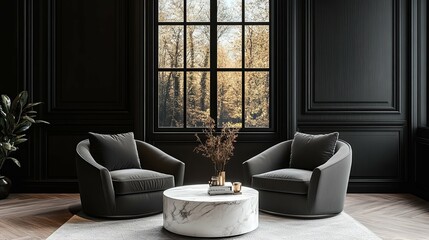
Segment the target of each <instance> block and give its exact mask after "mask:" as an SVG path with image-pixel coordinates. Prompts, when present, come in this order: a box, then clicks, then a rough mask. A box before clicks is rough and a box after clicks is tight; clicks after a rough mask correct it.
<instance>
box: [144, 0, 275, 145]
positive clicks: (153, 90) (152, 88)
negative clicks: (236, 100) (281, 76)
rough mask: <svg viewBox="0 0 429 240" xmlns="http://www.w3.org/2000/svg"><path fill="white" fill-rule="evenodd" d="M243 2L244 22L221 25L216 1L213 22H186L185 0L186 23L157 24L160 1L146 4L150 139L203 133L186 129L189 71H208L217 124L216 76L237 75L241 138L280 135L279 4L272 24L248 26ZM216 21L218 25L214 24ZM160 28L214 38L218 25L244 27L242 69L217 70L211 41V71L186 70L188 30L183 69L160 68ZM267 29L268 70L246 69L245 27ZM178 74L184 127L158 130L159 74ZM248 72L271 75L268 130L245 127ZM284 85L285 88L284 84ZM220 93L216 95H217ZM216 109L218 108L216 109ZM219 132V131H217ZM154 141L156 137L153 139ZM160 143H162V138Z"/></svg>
mask: <svg viewBox="0 0 429 240" xmlns="http://www.w3.org/2000/svg"><path fill="white" fill-rule="evenodd" d="M241 1H242V21H241V22H218V21H217V12H216V11H212V9H213V6H214V7H216V8H217V0H210V22H187V21H186V0H184V7H185V13H184V19H183V22H161V23H159V22H158V7H157V6H158V0H153V1H148V2H147V4H146V7H147V10H146V34H147V37H146V43H145V45H146V48H145V49H146V55H145V56H146V61H145V62H146V64H147V65H146V69H147V75H146V78H147V79H148V81H147V84H146V87H147V89H148V91H147V101H146V102H147V104H146V109H147V113H148V114H147V124H146V130H149V131H147V132H146V133H147V135H149V136H152V135H156V134H160V135H164V136H167V135H168V134H170V133H172V134H179V133H181V134H192V136H193V134H194V133H195V132H201V129H202V128H201V127H197V128H194V127H192V128H190V127H187V126H186V115H187V114H186V98H187V96H186V73H185V72H187V71H208V72H210V115H211V117H212V118H213V119H215V121H216V122H217V94H212V90H213V89H215V90H216V91H217V73H218V72H223V71H225V72H227V71H238V72H241V73H242V79H241V83H242V95H241V98H242V109H241V110H242V113H241V115H242V121H241V123H242V128H241V129H240V135H242V134H252V133H255V134H256V135H257V136H261V134H264V133H266V134H268V135H273V134H275V133H277V132H278V129H279V126H278V124H280V123H279V122H280V119H279V117H280V116H279V114H278V111H279V110H280V109H279V108H278V101H279V99H278V98H279V94H278V92H283V91H281V90H280V91H279V90H277V89H276V86H278V85H279V83H278V79H277V76H276V75H277V74H276V66H277V65H278V63H277V56H276V55H275V54H274V53H275V51H276V48H277V47H278V46H277V45H276V44H277V42H276V35H277V34H276V32H275V29H276V22H275V18H276V15H277V13H276V11H275V10H276V9H275V6H276V5H277V1H278V0H269V21H268V22H246V21H245V5H244V2H245V0H241ZM212 19H215V21H212ZM160 25H179V26H188V25H208V26H210V31H211V34H210V35H211V36H216V33H217V26H218V25H234V26H241V29H242V30H241V31H242V52H241V56H242V63H241V67H240V68H218V67H217V42H216V40H213V38H212V37H211V38H210V67H209V68H192V69H191V68H187V66H186V30H184V32H183V37H184V40H183V44H184V50H183V51H184V53H183V67H181V68H159V67H158V56H157V53H158V26H160ZM258 25H264V26H268V27H269V36H270V43H269V66H268V67H267V68H247V67H246V66H245V64H246V63H245V26H258ZM185 28H186V27H185ZM159 70H162V71H178V72H184V76H183V81H184V84H183V85H184V86H183V88H184V95H183V101H184V102H183V115H184V116H183V127H159V126H158V114H159V113H158V109H157V108H158V86H157V85H158V71H159ZM246 72H268V74H269V94H270V97H269V106H270V107H269V111H270V112H269V125H270V126H269V127H268V128H250V127H245V117H246V116H245V101H244V100H245V73H246ZM215 79H216V80H215ZM281 85H283V84H281ZM215 93H217V92H215ZM213 106H215V107H213ZM217 129H220V128H219V127H217ZM150 138H152V139H155V138H156V137H155V138H154V137H150ZM159 139H163V138H162V137H160V138H159Z"/></svg>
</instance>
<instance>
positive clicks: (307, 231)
mask: <svg viewBox="0 0 429 240" xmlns="http://www.w3.org/2000/svg"><path fill="white" fill-rule="evenodd" d="M84 239H89V240H98V239H100V240H101V239H102V240H109V239H112V240H113V239H114V240H122V239H123V240H131V239H145V240H146V239H147V240H152V239H156V240H158V239H160V240H163V239H179V240H180V239H197V238H187V237H184V236H180V235H176V234H174V233H171V232H168V231H167V230H165V229H164V228H163V227H162V214H157V215H153V216H149V217H144V218H137V219H127V220H105V219H94V218H89V217H86V216H84V215H83V214H78V215H74V216H73V217H72V218H70V220H69V221H67V222H66V223H65V224H64V225H63V226H61V227H60V228H59V229H57V231H55V232H54V233H53V234H52V235H51V236H49V238H48V240H84ZM216 239H220V238H216ZM227 239H252V240H256V239H294V240H299V239H302V240H306V239H311V240H317V239H321V240H322V239H326V240H335V239H341V240H343V239H347V240H354V239H356V240H357V239H362V240H372V239H380V238H379V237H377V236H376V235H375V234H374V233H372V232H371V231H370V230H368V229H367V228H366V227H364V226H363V225H362V224H360V223H359V222H357V221H356V220H354V219H353V218H352V217H350V216H349V215H347V214H346V213H344V212H343V213H341V214H339V215H337V216H334V217H331V218H323V219H312V220H307V219H298V218H287V217H281V216H276V215H271V214H266V213H262V212H260V214H259V227H258V228H257V229H256V230H254V231H253V232H250V233H247V234H243V235H239V236H235V237H229V238H227Z"/></svg>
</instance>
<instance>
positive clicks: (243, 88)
mask: <svg viewBox="0 0 429 240" xmlns="http://www.w3.org/2000/svg"><path fill="white" fill-rule="evenodd" d="M244 4H245V2H244V0H241V127H242V128H245V126H246V125H245V123H246V120H245V116H246V115H245V114H246V112H245V102H244V101H245V100H246V98H245V94H246V93H245V87H246V86H245V81H244V80H245V78H244V73H245V70H244V69H245V66H246V65H245V57H246V56H245V49H246V48H245V25H244V22H245V20H246V19H245V14H246V13H245V11H244V9H245V8H244V6H245V5H244Z"/></svg>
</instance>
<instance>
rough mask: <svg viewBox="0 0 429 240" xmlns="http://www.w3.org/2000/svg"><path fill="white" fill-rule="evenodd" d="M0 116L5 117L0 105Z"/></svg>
mask: <svg viewBox="0 0 429 240" xmlns="http://www.w3.org/2000/svg"><path fill="white" fill-rule="evenodd" d="M0 114H1V116H2V117H6V113H5V112H3V108H2V107H1V105H0Z"/></svg>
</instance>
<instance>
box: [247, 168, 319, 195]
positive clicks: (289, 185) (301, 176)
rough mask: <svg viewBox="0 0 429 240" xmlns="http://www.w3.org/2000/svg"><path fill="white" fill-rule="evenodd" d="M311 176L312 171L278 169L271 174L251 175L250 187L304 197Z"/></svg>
mask: <svg viewBox="0 0 429 240" xmlns="http://www.w3.org/2000/svg"><path fill="white" fill-rule="evenodd" d="M311 174H312V171H308V170H302V169H295V168H284V169H278V170H274V171H271V172H266V173H262V174H257V175H253V178H252V187H254V188H256V189H259V190H265V191H271V192H282V193H292V194H304V195H306V194H307V192H308V185H309V183H310V179H311Z"/></svg>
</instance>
